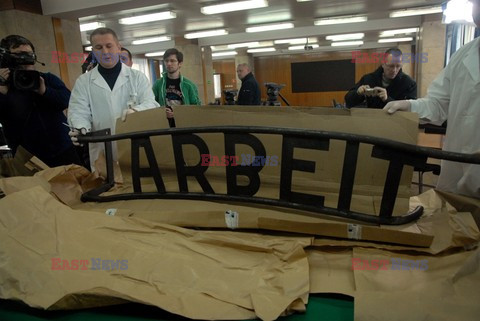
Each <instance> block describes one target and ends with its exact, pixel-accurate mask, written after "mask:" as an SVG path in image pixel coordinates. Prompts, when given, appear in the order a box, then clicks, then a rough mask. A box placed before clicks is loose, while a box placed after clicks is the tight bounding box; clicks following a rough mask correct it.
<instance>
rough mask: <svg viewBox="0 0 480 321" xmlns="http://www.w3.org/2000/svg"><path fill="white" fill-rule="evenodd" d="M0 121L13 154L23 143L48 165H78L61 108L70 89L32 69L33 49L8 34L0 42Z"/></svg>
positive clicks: (30, 44)
mask: <svg viewBox="0 0 480 321" xmlns="http://www.w3.org/2000/svg"><path fill="white" fill-rule="evenodd" d="M0 48H1V49H0V50H1V51H0V123H1V124H2V125H3V129H4V132H5V136H6V138H7V142H8V145H9V147H10V148H12V150H13V152H14V153H15V151H16V149H17V147H18V146H20V145H21V146H23V147H24V148H25V149H26V150H28V151H29V152H30V153H32V154H33V155H35V156H37V157H38V158H40V159H41V160H42V161H43V162H44V163H46V164H47V165H48V166H50V167H55V166H60V165H67V164H72V163H77V164H80V160H79V157H78V155H77V153H76V150H75V148H74V146H73V144H72V142H71V140H70V137H69V136H68V131H69V129H68V127H66V126H64V125H63V124H62V123H64V122H66V121H67V119H66V117H65V114H64V113H63V111H64V110H65V109H66V108H67V106H68V100H69V98H70V91H69V90H68V89H67V88H66V87H65V84H64V83H63V82H62V81H61V80H60V79H59V78H58V77H56V76H55V75H53V74H51V73H39V72H36V71H35V66H34V64H35V62H36V56H35V48H34V46H33V44H32V43H31V42H30V41H29V40H28V39H26V38H24V37H22V36H18V35H10V36H7V37H5V38H4V39H2V40H1V42H0Z"/></svg>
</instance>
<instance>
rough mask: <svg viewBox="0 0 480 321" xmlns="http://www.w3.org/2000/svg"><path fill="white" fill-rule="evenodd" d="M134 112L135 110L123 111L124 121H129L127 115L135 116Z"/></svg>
mask: <svg viewBox="0 0 480 321" xmlns="http://www.w3.org/2000/svg"><path fill="white" fill-rule="evenodd" d="M134 112H136V110H135V109H133V108H127V109H125V110H124V111H123V113H122V121H126V120H127V115H128V114H133V113H134Z"/></svg>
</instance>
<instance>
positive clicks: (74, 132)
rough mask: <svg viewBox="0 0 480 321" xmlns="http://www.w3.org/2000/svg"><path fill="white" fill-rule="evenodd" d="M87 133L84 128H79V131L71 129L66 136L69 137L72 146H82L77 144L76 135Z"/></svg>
mask: <svg viewBox="0 0 480 321" xmlns="http://www.w3.org/2000/svg"><path fill="white" fill-rule="evenodd" d="M87 132H88V130H87V129H86V128H81V129H80V130H79V129H77V128H71V129H70V131H69V132H68V136H70V139H71V140H72V143H73V145H75V146H82V144H80V143H79V142H78V135H85V134H86V133H87Z"/></svg>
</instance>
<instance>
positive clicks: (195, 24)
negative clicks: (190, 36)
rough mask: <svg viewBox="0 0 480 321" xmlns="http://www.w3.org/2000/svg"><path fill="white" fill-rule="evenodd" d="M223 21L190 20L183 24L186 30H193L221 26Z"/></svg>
mask: <svg viewBox="0 0 480 321" xmlns="http://www.w3.org/2000/svg"><path fill="white" fill-rule="evenodd" d="M223 27H224V23H223V21H222V20H209V21H191V22H187V25H186V26H185V30H186V31H195V30H206V29H215V28H223Z"/></svg>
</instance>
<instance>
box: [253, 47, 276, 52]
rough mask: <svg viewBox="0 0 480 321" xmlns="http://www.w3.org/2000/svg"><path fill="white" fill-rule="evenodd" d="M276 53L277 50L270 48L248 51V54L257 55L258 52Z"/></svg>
mask: <svg viewBox="0 0 480 321" xmlns="http://www.w3.org/2000/svg"><path fill="white" fill-rule="evenodd" d="M272 51H276V50H275V48H273V47H268V48H255V49H248V50H247V52H248V53H256V52H272Z"/></svg>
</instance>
